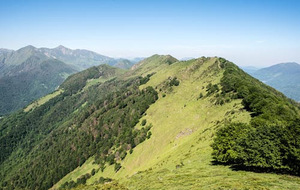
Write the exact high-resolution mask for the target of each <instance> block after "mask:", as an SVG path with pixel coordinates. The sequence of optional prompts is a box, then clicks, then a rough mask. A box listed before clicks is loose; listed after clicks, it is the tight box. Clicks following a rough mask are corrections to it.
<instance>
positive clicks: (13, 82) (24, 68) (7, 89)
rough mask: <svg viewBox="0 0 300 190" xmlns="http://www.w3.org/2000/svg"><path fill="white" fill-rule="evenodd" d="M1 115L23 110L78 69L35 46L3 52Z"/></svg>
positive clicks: (0, 73) (0, 93)
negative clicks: (45, 53) (46, 54)
mask: <svg viewBox="0 0 300 190" xmlns="http://www.w3.org/2000/svg"><path fill="white" fill-rule="evenodd" d="M0 60H2V64H1V65H2V67H1V71H0V115H4V114H7V113H10V112H12V111H15V110H17V109H20V108H22V107H24V106H26V105H27V104H29V103H30V102H32V101H33V100H36V99H38V98H40V97H42V96H45V95H46V94H48V93H51V92H52V91H54V90H55V89H56V88H57V87H58V86H59V85H60V84H61V83H62V82H63V81H64V80H65V79H66V78H67V76H69V75H70V74H72V73H74V72H76V70H75V69H74V68H73V67H72V66H70V65H67V64H65V63H63V62H61V61H59V60H57V59H52V58H48V57H46V56H45V55H44V54H42V53H39V52H37V50H36V48H34V47H33V46H27V47H24V48H21V49H19V50H17V51H6V53H5V54H2V55H0Z"/></svg>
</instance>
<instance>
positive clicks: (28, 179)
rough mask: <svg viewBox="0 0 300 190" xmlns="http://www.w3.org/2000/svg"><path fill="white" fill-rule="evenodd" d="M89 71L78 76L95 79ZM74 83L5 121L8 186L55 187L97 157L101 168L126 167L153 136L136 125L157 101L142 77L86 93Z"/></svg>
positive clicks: (1, 159) (2, 159) (3, 169)
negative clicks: (130, 155)
mask: <svg viewBox="0 0 300 190" xmlns="http://www.w3.org/2000/svg"><path fill="white" fill-rule="evenodd" d="M104 69H107V70H108V71H107V70H106V71H103V70H104ZM114 70H115V68H110V67H107V66H105V65H103V66H100V67H99V68H98V71H99V72H100V71H103V72H104V73H106V74H110V73H114ZM84 73H85V72H83V73H79V74H77V75H79V76H82V75H83V76H84V77H79V79H82V78H84V79H82V80H80V81H83V80H88V79H90V78H91V77H90V76H91V75H85V74H84ZM88 73H90V72H88ZM100 73H101V74H102V72H100ZM101 76H103V75H101ZM92 77H94V75H92ZM71 79H72V78H71ZM71 79H70V80H71ZM70 80H67V81H66V82H65V83H64V84H63V85H62V87H63V88H64V91H63V93H61V94H60V95H57V96H56V97H54V98H52V99H50V100H49V101H47V102H46V103H44V104H43V105H40V106H39V107H37V108H35V109H34V110H32V111H29V112H19V113H15V114H13V115H11V116H9V117H6V118H4V119H3V120H1V126H2V127H1V138H0V141H1V147H0V148H1V152H2V154H1V157H0V164H1V179H2V180H1V184H2V186H6V187H7V188H9V189H10V188H33V187H34V188H38V189H47V188H50V187H51V186H52V185H53V184H55V183H56V182H57V181H58V180H59V179H60V178H62V177H63V176H64V175H66V174H67V173H69V172H70V171H72V170H74V169H75V168H76V167H78V166H81V165H82V164H83V163H84V162H85V161H86V160H87V159H88V158H89V157H90V156H92V155H95V162H96V163H97V164H99V165H100V166H101V165H103V166H104V165H105V163H108V164H109V165H112V164H114V163H116V169H115V170H116V171H117V170H119V169H120V168H121V165H119V164H118V163H117V162H116V161H118V160H122V159H124V158H125V156H126V151H128V150H130V149H132V148H134V147H135V146H136V145H138V144H139V143H141V142H143V141H144V140H145V139H146V138H147V130H146V129H144V128H143V129H141V130H138V129H134V126H135V125H136V124H137V123H138V122H139V118H140V117H141V116H142V115H143V113H144V112H145V111H146V110H147V109H148V107H149V105H150V104H152V103H154V102H155V101H156V99H157V93H156V92H155V90H154V89H153V88H151V87H148V88H146V89H143V90H139V89H138V87H139V84H140V79H139V78H133V79H130V80H125V81H123V80H110V81H107V82H105V83H103V84H102V85H99V86H97V87H95V86H93V88H87V89H85V91H84V92H81V93H77V92H78V91H79V90H80V89H78V88H77V87H78V86H76V85H72V84H71V83H70V82H69V81H70ZM81 89H82V87H81ZM74 93H76V94H75V95H74ZM62 100H63V102H62ZM83 104H86V106H82V105H83ZM78 109H79V110H80V111H77V112H75V110H78ZM120 116H121V117H120ZM148 130H149V129H148ZM37 145H38V146H37ZM34 147H35V148H34ZM28 153H30V154H28ZM49 155H53V156H49ZM11 158H14V159H12V160H11ZM21 160H22V162H21V163H20V162H19V161H21ZM44 163H47V165H45V164H44ZM32 166H34V167H32ZM21 168H22V169H21ZM19 169H21V170H20V171H19V172H17V173H15V172H14V171H16V170H19ZM89 177H90V175H84V176H83V177H80V178H79V179H78V180H77V181H76V183H75V182H74V183H72V182H70V184H68V185H67V186H72V187H73V186H76V185H79V184H84V183H85V181H86V179H88V178H89ZM12 181H13V182H14V183H11V182H12Z"/></svg>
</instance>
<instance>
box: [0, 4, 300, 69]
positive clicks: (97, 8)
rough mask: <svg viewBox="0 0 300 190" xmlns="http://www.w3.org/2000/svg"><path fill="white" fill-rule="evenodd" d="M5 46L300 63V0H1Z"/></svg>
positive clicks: (0, 39)
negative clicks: (67, 48)
mask: <svg viewBox="0 0 300 190" xmlns="http://www.w3.org/2000/svg"><path fill="white" fill-rule="evenodd" d="M0 26H1V28H0V47H2V48H8V49H19V48H21V47H23V46H26V45H29V44H30V45H34V46H36V47H50V48H53V47H56V46H58V45H64V46H66V47H69V48H72V49H88V50H92V51H95V52H98V53H100V54H104V55H108V56H111V57H145V56H151V55H152V54H155V53H157V54H171V55H173V56H175V57H177V58H183V57H201V56H222V57H225V58H227V59H229V60H231V61H233V62H235V63H236V64H238V65H244V66H245V65H254V66H259V67H262V66H267V65H272V64H276V63H280V62H288V61H293V62H298V63H300V1H298V0H294V1H291V0H280V1H279V0H269V1H265V0H257V1H256V0H232V1H230V0H228V1H227V0H223V1H221V0H215V1H213V0H203V1H202V0H197V1H196V0H195V1H193V0H181V1H178V0H172V1H171V0H169V1H167V0H149V1H146V0H145V1H144V0H139V1H135V0H107V1H101V0H98V1H88V0H86V1H76V0H73V1H71V0H69V1H66V0H65V1H63V0H51V1H50V0H49V1H45V0H36V1H33V0H11V1H10V0H0Z"/></svg>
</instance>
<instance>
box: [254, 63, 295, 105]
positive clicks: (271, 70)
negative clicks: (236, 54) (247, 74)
mask: <svg viewBox="0 0 300 190" xmlns="http://www.w3.org/2000/svg"><path fill="white" fill-rule="evenodd" d="M252 76H254V77H256V78H258V79H259V80H261V81H263V82H264V83H266V84H268V85H270V86H272V87H274V88H275V89H277V90H279V91H280V92H282V93H284V94H285V95H286V96H287V97H289V98H292V99H294V100H296V101H298V102H300V65H299V64H297V63H280V64H276V65H273V66H271V67H267V68H263V69H260V70H258V71H256V72H253V73H252Z"/></svg>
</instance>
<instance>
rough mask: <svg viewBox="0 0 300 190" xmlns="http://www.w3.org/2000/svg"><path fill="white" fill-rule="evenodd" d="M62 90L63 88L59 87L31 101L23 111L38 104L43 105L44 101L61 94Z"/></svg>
mask: <svg viewBox="0 0 300 190" xmlns="http://www.w3.org/2000/svg"><path fill="white" fill-rule="evenodd" d="M62 92H63V90H61V89H59V90H56V91H54V92H52V93H51V94H48V95H46V96H44V97H42V98H40V99H38V100H36V101H34V102H33V103H31V104H30V105H28V106H27V107H26V108H25V109H24V111H25V112H28V111H30V110H32V109H35V108H36V107H39V106H40V105H43V104H44V103H46V102H47V101H49V100H50V99H52V98H54V97H55V96H57V95H59V94H61V93H62Z"/></svg>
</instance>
